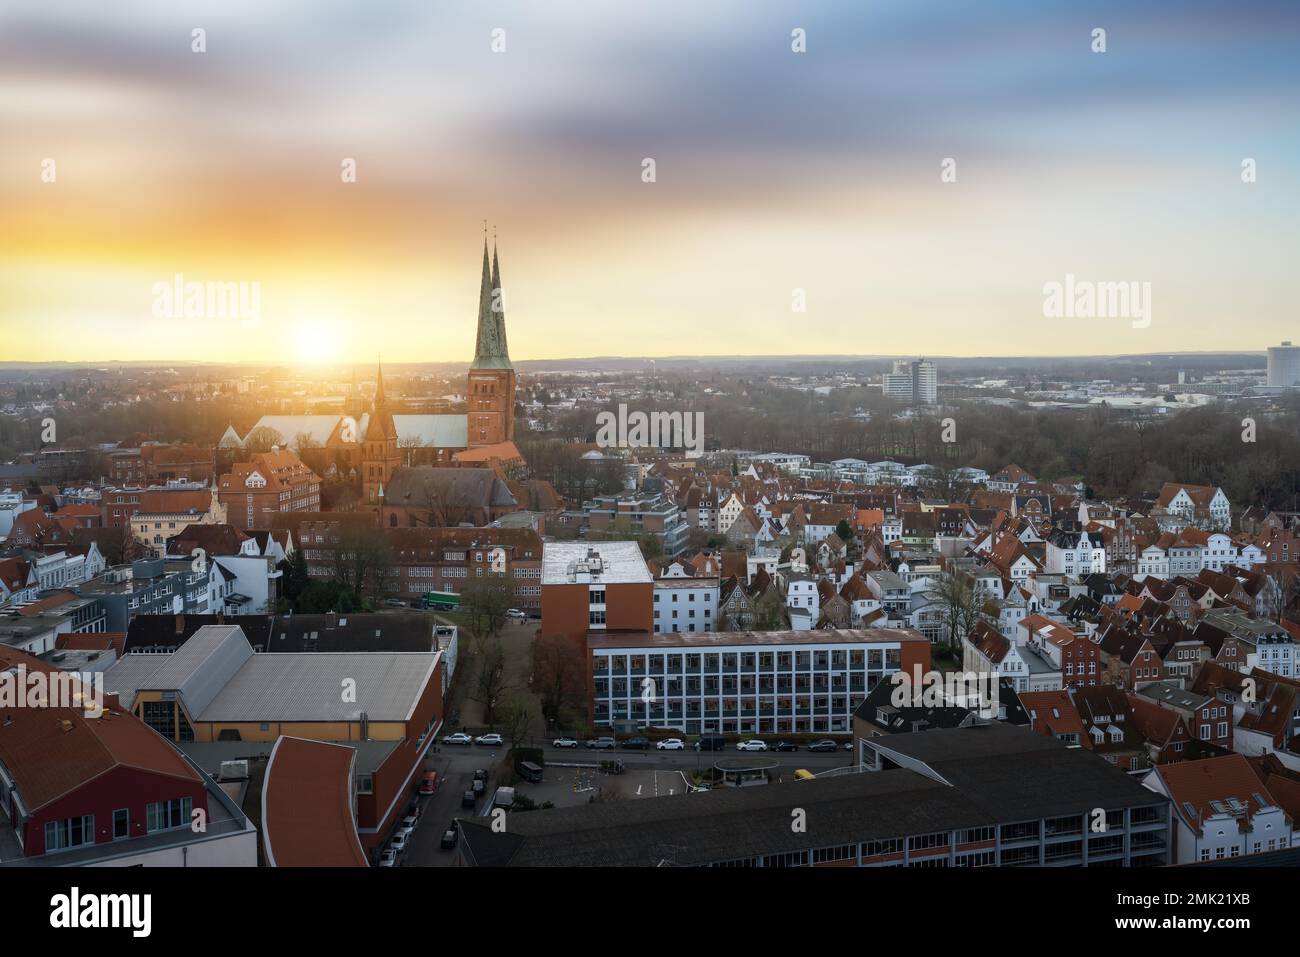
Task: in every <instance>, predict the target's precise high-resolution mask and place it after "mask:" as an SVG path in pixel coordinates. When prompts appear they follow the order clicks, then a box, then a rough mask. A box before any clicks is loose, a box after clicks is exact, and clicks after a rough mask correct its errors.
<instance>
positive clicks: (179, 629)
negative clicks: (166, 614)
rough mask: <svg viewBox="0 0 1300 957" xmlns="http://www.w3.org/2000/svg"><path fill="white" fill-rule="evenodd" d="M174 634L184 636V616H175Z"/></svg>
mask: <svg viewBox="0 0 1300 957" xmlns="http://www.w3.org/2000/svg"><path fill="white" fill-rule="evenodd" d="M176 634H177V635H183V634H185V616H184V615H177V616H176Z"/></svg>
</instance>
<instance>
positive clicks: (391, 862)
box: [379, 847, 397, 867]
mask: <svg viewBox="0 0 1300 957" xmlns="http://www.w3.org/2000/svg"><path fill="white" fill-rule="evenodd" d="M379 866H380V867H396V866H397V852H396V851H395V850H393V849H392V848H391V847H387V848H384V850H383V851H382V852H381V853H380V855H379Z"/></svg>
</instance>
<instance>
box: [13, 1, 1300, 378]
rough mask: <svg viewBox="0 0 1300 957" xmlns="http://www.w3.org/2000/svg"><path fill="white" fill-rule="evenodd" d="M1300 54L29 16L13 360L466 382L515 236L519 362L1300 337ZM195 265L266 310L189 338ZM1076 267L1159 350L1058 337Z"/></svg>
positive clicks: (791, 14)
mask: <svg viewBox="0 0 1300 957" xmlns="http://www.w3.org/2000/svg"><path fill="white" fill-rule="evenodd" d="M195 27H201V28H203V29H205V30H206V33H207V37H206V41H207V52H206V53H201V54H199V53H193V52H191V31H192V30H193V29H194V28H195ZM1095 27H1102V28H1104V29H1105V30H1106V33H1107V36H1106V44H1107V52H1105V53H1103V54H1097V53H1093V52H1092V51H1091V49H1090V44H1091V31H1092V30H1093V28H1095ZM494 28H502V29H504V31H505V44H506V49H505V52H503V53H494V52H493V50H492V46H491V45H492V40H493V38H492V31H493V29H494ZM795 28H802V29H804V30H805V31H806V34H807V52H806V53H803V54H797V53H794V52H792V51H791V31H792V30H793V29H795ZM1298 41H1300V3H1297V2H1295V0H1279V2H1242V0H1220V2H1206V0H1164V2H1161V0H1145V2H1140V3H1138V2H1134V0H1113V2H1110V0H1102V2H1088V3H1079V2H1070V3H1053V2H1048V0H1008V2H1000V0H988V2H981V3H972V2H969V0H945V2H937V0H934V2H932V0H898V2H885V0H872V2H866V0H817V2H804V3H793V2H790V3H787V2H780V0H765V2H759V3H755V2H741V0H735V2H722V0H708V2H701V0H694V2H680V3H679V2H675V0H656V2H654V3H632V2H595V0H589V2H585V3H579V2H564V0H518V2H505V0H501V2H497V0H491V2H489V0H455V2H451V0H373V2H364V3H363V2H359V0H348V2H336V3H332V2H323V0H277V2H274V3H271V2H266V0H220V2H210V3H185V2H179V0H133V2H131V3H129V4H119V3H103V2H101V0H96V2H84V3H76V2H62V3H49V2H48V0H42V2H36V0H7V2H6V3H4V4H3V5H0V342H3V343H4V347H3V349H0V360H24V361H27V360H31V361H35V360H71V361H107V360H114V359H136V360H138V359H158V360H222V361H230V360H233V361H243V360H248V361H256V362H271V361H285V362H300V361H329V362H333V361H346V360H350V359H359V360H363V361H367V362H368V361H369V360H370V359H371V358H372V357H373V355H374V354H375V353H376V352H377V351H381V350H382V352H383V353H384V357H385V360H386V361H388V360H390V359H391V361H392V362H394V363H399V362H402V361H458V360H468V359H469V357H470V355H471V353H472V351H473V341H474V317H475V313H476V299H477V295H478V269H479V262H480V256H481V253H482V240H483V226H482V222H483V220H484V219H487V220H488V221H489V222H491V223H493V224H495V225H496V228H497V232H498V234H499V237H500V252H501V269H502V279H503V286H504V290H505V303H506V319H507V325H508V330H509V340H510V348H511V354H512V356H513V357H514V358H515V359H547V358H562V357H579V356H598V355H621V356H638V355H640V356H667V355H711V354H727V355H783V354H785V355H794V354H828V353H846V354H928V355H1035V354H1053V355H1061V354H1076V353H1077V354H1098V353H1121V352H1147V351H1183V350H1187V351H1192V350H1227V349H1263V348H1264V347H1265V346H1267V345H1269V344H1273V343H1276V342H1278V341H1280V340H1282V339H1296V340H1300V315H1298V311H1297V307H1296V304H1297V302H1298V301H1300V268H1297V251H1298V246H1300V244H1298V241H1297V237H1298V236H1300V142H1298V141H1300V56H1297V54H1296V51H1297V49H1298V48H1300V43H1298ZM646 157H651V158H654V160H655V161H656V164H657V182H655V183H652V184H647V183H643V182H642V178H641V172H642V160H643V159H644V158H646ZM945 157H952V158H954V159H955V160H956V163H957V181H956V182H955V183H942V182H941V181H940V175H939V173H940V163H941V161H942V160H943V159H944V158H945ZM1247 157H1249V158H1253V159H1254V160H1255V161H1256V162H1257V169H1258V174H1257V175H1258V182H1256V183H1254V184H1252V185H1246V184H1243V183H1242V181H1241V163H1242V160H1243V159H1244V158H1247ZM345 158H355V160H356V162H357V171H358V181H357V182H356V183H343V182H341V178H340V169H341V166H340V164H341V163H342V161H343V160H344V159H345ZM48 159H53V160H54V161H55V170H56V176H57V178H56V180H55V181H54V182H52V183H51V182H43V181H42V172H43V169H44V168H45V167H44V166H43V164H44V162H45V161H46V160H48ZM176 274H181V275H182V276H183V277H184V279H185V280H186V281H199V282H221V283H225V282H236V283H237V282H245V283H258V284H260V291H261V315H260V319H259V321H258V322H257V324H256V325H255V326H253V327H251V328H250V327H249V326H248V325H247V324H241V323H240V322H239V321H238V320H237V319H218V318H214V317H207V318H184V317H183V316H182V317H177V318H164V319H159V318H156V317H155V315H154V314H153V304H154V287H155V284H157V283H160V282H161V283H168V284H170V283H172V282H173V279H174V277H175V276H176ZM1067 274H1074V275H1076V276H1078V277H1081V278H1086V279H1093V280H1098V281H1128V280H1132V281H1144V282H1149V283H1151V289H1152V321H1151V324H1150V326H1149V327H1146V328H1133V327H1132V324H1131V323H1130V322H1128V321H1126V320H1123V319H1096V320H1079V319H1049V318H1045V317H1044V315H1043V285H1044V283H1047V282H1051V281H1060V280H1063V279H1064V277H1065V276H1066V275H1067ZM796 289H803V290H806V297H807V311H806V312H805V313H796V312H794V311H792V308H791V304H792V297H793V295H794V290H796Z"/></svg>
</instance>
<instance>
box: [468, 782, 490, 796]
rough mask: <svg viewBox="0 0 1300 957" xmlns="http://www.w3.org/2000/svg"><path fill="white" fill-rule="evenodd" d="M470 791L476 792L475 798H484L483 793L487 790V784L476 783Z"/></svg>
mask: <svg viewBox="0 0 1300 957" xmlns="http://www.w3.org/2000/svg"><path fill="white" fill-rule="evenodd" d="M470 790H471V791H473V792H474V796H475V797H482V796H483V792H484V791H486V790H487V782H486V781H475V782H474V783H473V784H472V785H470Z"/></svg>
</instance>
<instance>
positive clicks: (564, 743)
mask: <svg viewBox="0 0 1300 957" xmlns="http://www.w3.org/2000/svg"><path fill="white" fill-rule="evenodd" d="M577 746H578V739H577V738H556V739H555V740H554V741H552V742H551V747H553V748H576V747H577Z"/></svg>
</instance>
